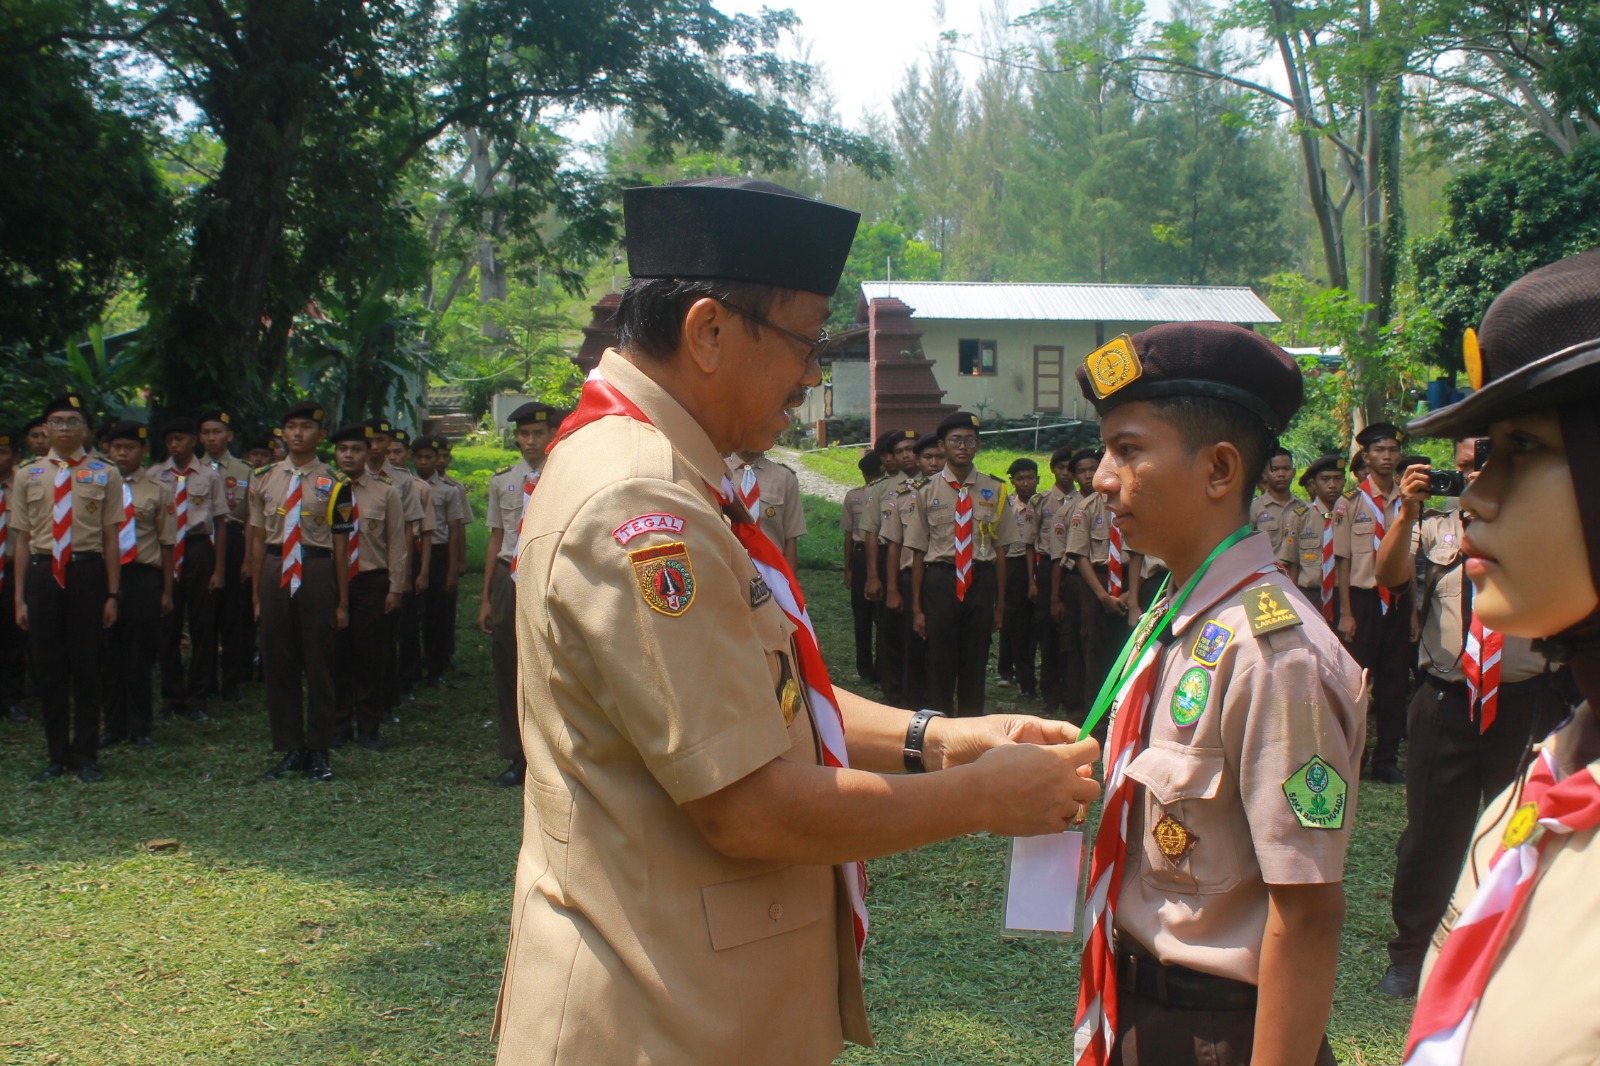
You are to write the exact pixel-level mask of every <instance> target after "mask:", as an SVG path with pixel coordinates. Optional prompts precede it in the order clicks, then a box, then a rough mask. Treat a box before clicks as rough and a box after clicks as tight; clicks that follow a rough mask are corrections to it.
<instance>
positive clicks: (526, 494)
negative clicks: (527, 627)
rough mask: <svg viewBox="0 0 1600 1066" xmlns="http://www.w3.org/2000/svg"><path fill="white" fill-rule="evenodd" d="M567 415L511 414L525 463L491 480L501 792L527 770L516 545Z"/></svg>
mask: <svg viewBox="0 0 1600 1066" xmlns="http://www.w3.org/2000/svg"><path fill="white" fill-rule="evenodd" d="M564 415H565V412H564V411H562V410H560V409H559V408H555V407H551V406H550V405H549V404H547V403H537V402H534V403H525V404H523V405H522V406H521V407H519V408H517V409H516V410H515V411H512V412H511V417H510V419H508V421H509V422H510V423H511V424H512V425H513V426H516V427H517V428H516V440H517V450H518V451H520V452H521V453H522V461H521V462H519V463H517V464H516V465H515V466H509V467H507V468H506V469H504V470H497V471H496V472H495V475H494V477H493V478H491V479H490V481H489V502H488V506H489V517H488V520H487V524H488V527H489V544H488V547H487V548H486V549H485V551H484V566H483V596H482V598H481V599H480V600H479V601H478V628H479V629H481V630H482V631H483V632H485V633H487V634H489V636H490V638H491V639H490V643H489V650H490V652H491V654H492V656H493V659H494V688H495V710H496V718H497V720H498V722H499V726H500V757H501V758H502V759H505V760H506V761H507V762H508V763H510V765H509V766H507V767H506V768H505V770H503V771H502V772H501V774H500V776H499V777H497V778H495V782H494V783H495V784H496V785H499V786H500V787H501V788H511V787H513V786H517V785H521V784H522V779H523V776H524V775H525V774H526V772H527V766H528V764H527V760H526V759H525V758H524V757H523V754H522V750H523V748H522V739H521V735H520V732H521V731H520V726H519V722H518V715H517V625H516V623H517V586H516V577H517V546H518V545H519V544H520V543H521V530H522V523H523V519H524V518H525V517H526V516H527V514H528V513H529V512H530V510H531V506H532V502H533V490H534V488H535V487H536V486H537V485H538V484H539V477H540V475H541V474H542V473H543V472H544V460H545V448H547V447H549V445H550V442H551V441H552V440H554V439H555V435H556V430H558V429H559V428H560V427H561V419H562V418H563V417H564Z"/></svg>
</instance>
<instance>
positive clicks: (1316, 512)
mask: <svg viewBox="0 0 1600 1066" xmlns="http://www.w3.org/2000/svg"><path fill="white" fill-rule="evenodd" d="M1300 487H1301V488H1303V489H1305V490H1306V495H1307V496H1308V497H1310V500H1311V502H1310V503H1309V504H1307V505H1306V509H1305V510H1304V511H1302V512H1299V513H1298V514H1297V515H1292V516H1291V517H1290V518H1289V523H1288V526H1287V528H1285V529H1284V531H1283V540H1282V541H1280V542H1279V544H1278V561H1279V562H1280V563H1282V564H1283V568H1284V569H1285V570H1287V571H1288V572H1289V580H1290V581H1293V582H1294V583H1295V584H1296V585H1297V586H1299V588H1300V591H1301V592H1303V593H1305V595H1306V599H1308V600H1310V601H1311V602H1312V603H1314V604H1316V605H1317V607H1318V609H1319V610H1321V612H1322V617H1323V620H1324V621H1326V622H1327V623H1328V624H1329V625H1333V624H1334V622H1335V619H1336V618H1337V613H1336V612H1337V609H1338V606H1339V595H1338V586H1337V582H1336V571H1335V565H1334V555H1333V524H1334V508H1336V507H1337V506H1338V505H1339V497H1340V495H1341V494H1343V492H1344V460H1343V459H1341V458H1340V457H1339V456H1337V455H1324V456H1323V457H1322V458H1320V459H1318V460H1317V461H1316V462H1314V463H1312V464H1311V465H1310V466H1308V467H1306V472H1305V473H1304V474H1301V475H1300Z"/></svg>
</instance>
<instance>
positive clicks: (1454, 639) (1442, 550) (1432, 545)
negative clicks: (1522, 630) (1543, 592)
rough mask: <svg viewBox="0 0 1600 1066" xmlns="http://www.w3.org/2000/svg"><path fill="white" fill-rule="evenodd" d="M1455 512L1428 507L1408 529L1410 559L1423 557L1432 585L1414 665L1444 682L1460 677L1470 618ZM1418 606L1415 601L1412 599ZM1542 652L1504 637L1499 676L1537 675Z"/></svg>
mask: <svg viewBox="0 0 1600 1066" xmlns="http://www.w3.org/2000/svg"><path fill="white" fill-rule="evenodd" d="M1465 532H1466V530H1465V527H1463V526H1462V524H1461V512H1460V511H1459V510H1457V509H1455V508H1453V507H1452V508H1451V509H1450V510H1448V511H1430V512H1428V513H1427V514H1425V515H1423V517H1422V521H1420V522H1418V523H1417V524H1416V525H1415V526H1413V527H1412V529H1411V558H1412V559H1415V558H1416V556H1417V553H1418V552H1421V553H1422V554H1423V556H1424V557H1425V558H1426V559H1427V560H1428V563H1429V566H1428V574H1429V576H1430V577H1431V579H1432V584H1433V588H1432V590H1431V593H1430V594H1429V595H1428V596H1427V597H1426V599H1427V605H1428V606H1427V613H1426V614H1424V615H1423V617H1422V640H1421V641H1420V643H1419V646H1418V648H1417V665H1419V666H1421V667H1422V669H1424V670H1426V671H1428V672H1429V673H1431V674H1433V675H1434V676H1435V677H1437V678H1440V679H1441V680H1444V681H1454V682H1464V681H1466V679H1467V675H1466V674H1464V673H1463V672H1462V670H1461V653H1462V650H1463V649H1464V648H1465V647H1466V643H1467V627H1468V625H1469V624H1470V623H1471V621H1472V619H1471V612H1470V608H1467V604H1466V601H1465V599H1464V595H1463V594H1464V593H1465V591H1466V588H1465V587H1466V585H1467V584H1469V582H1467V579H1466V575H1465V574H1464V573H1462V567H1461V563H1462V558H1461V537H1462V534H1463V533H1465ZM1418 609H1419V610H1420V609H1421V602H1420V601H1419V603H1418ZM1548 665H1549V664H1548V662H1547V661H1546V659H1545V657H1544V656H1543V655H1540V654H1539V653H1538V652H1536V651H1534V650H1533V641H1531V640H1529V639H1528V638H1526V637H1513V636H1509V635H1508V636H1506V637H1505V642H1504V644H1503V645H1502V646H1501V649H1500V681H1501V682H1502V683H1504V684H1510V683H1511V682H1515V681H1526V680H1528V679H1529V678H1531V677H1537V676H1539V675H1540V674H1542V673H1544V672H1545V670H1546V669H1548Z"/></svg>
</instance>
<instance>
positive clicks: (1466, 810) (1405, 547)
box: [1378, 438, 1567, 997]
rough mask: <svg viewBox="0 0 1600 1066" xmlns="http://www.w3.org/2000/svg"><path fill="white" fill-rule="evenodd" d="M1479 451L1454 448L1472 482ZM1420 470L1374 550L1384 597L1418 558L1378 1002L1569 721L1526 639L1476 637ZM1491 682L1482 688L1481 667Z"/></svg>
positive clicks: (1406, 987)
mask: <svg viewBox="0 0 1600 1066" xmlns="http://www.w3.org/2000/svg"><path fill="white" fill-rule="evenodd" d="M1473 457H1474V441H1473V440H1472V439H1471V438H1467V439H1464V440H1460V441H1457V442H1456V455H1455V458H1456V468H1457V469H1458V470H1459V471H1461V472H1462V473H1463V474H1465V475H1467V477H1468V478H1471V477H1474V476H1475V474H1474V473H1473V470H1474V463H1473ZM1429 472H1430V471H1429V469H1428V465H1427V463H1426V462H1424V463H1423V464H1421V465H1418V466H1413V467H1412V468H1410V469H1408V470H1407V471H1406V473H1405V474H1404V475H1403V476H1402V477H1401V482H1400V498H1401V501H1402V502H1401V507H1400V516H1399V518H1398V520H1397V521H1396V522H1395V523H1394V527H1393V528H1392V529H1388V530H1385V531H1384V535H1383V543H1382V544H1381V545H1379V546H1378V578H1379V580H1380V581H1382V582H1383V583H1384V584H1386V585H1389V586H1391V587H1395V586H1398V585H1400V584H1401V583H1402V582H1405V581H1407V580H1410V579H1411V578H1412V575H1413V574H1414V573H1415V572H1416V571H1415V561H1416V559H1417V557H1418V556H1419V555H1420V556H1421V557H1422V559H1423V560H1424V571H1423V573H1424V580H1423V584H1422V587H1421V589H1420V591H1419V592H1418V593H1417V597H1416V598H1417V601H1418V607H1417V614H1418V616H1419V625H1420V629H1421V641H1420V642H1419V657H1418V667H1419V673H1420V675H1421V682H1422V683H1421V685H1420V686H1419V687H1418V689H1417V693H1416V695H1415V696H1414V697H1413V698H1412V700H1411V706H1410V708H1409V709H1408V710H1407V712H1406V721H1407V724H1408V727H1409V735H1410V749H1409V755H1408V759H1407V761H1408V763H1409V764H1410V766H1411V772H1410V774H1409V775H1408V777H1409V780H1408V781H1407V782H1406V829H1405V832H1404V833H1402V834H1401V836H1400V844H1399V847H1398V848H1396V850H1395V854H1396V863H1395V871H1394V890H1393V891H1392V892H1391V893H1390V894H1389V899H1390V903H1391V908H1392V910H1393V913H1394V923H1395V927H1396V929H1397V930H1398V932H1397V934H1396V936H1395V937H1394V939H1393V940H1390V941H1389V969H1388V972H1387V973H1385V974H1384V976H1383V981H1382V983H1381V984H1379V986H1378V990H1379V991H1380V992H1384V993H1386V994H1388V995H1392V996H1401V997H1408V996H1414V995H1416V994H1417V982H1418V980H1419V979H1420V978H1421V976H1422V958H1423V955H1424V953H1426V951H1427V949H1428V940H1429V938H1430V937H1432V936H1433V931H1434V929H1435V928H1437V927H1438V925H1439V919H1440V918H1442V917H1443V916H1444V909H1445V905H1446V904H1448V903H1449V902H1450V892H1451V889H1452V888H1454V887H1455V882H1456V873H1457V871H1459V870H1460V869H1461V862H1462V860H1463V859H1464V858H1466V855H1467V848H1468V845H1469V844H1470V842H1471V837H1472V826H1473V823H1474V822H1475V821H1476V820H1477V816H1478V811H1479V809H1480V807H1481V805H1482V804H1484V803H1485V802H1487V801H1488V800H1491V799H1493V798H1494V797H1495V796H1497V795H1499V794H1500V793H1501V792H1502V791H1504V789H1505V788H1506V786H1508V785H1510V784H1511V782H1512V781H1513V780H1515V779H1516V776H1517V771H1518V769H1519V765H1518V760H1519V759H1520V757H1521V755H1522V753H1523V752H1525V751H1526V750H1527V749H1528V748H1529V747H1530V746H1531V745H1532V744H1534V743H1535V742H1537V741H1539V740H1542V739H1544V738H1545V737H1546V736H1548V735H1549V733H1550V731H1551V730H1552V729H1554V728H1555V727H1556V725H1557V724H1558V723H1559V722H1560V721H1561V719H1562V718H1564V717H1565V716H1566V713H1567V705H1566V702H1565V701H1564V700H1563V699H1562V698H1561V695H1560V693H1559V692H1558V691H1557V689H1556V686H1555V676H1554V675H1552V674H1551V673H1550V664H1549V662H1548V661H1547V660H1546V659H1545V657H1544V656H1543V655H1542V654H1540V653H1539V652H1537V651H1535V650H1534V648H1533V644H1532V642H1531V641H1529V640H1528V639H1527V638H1525V637H1507V636H1503V635H1499V634H1494V633H1492V632H1491V633H1484V632H1483V631H1482V628H1481V625H1480V626H1479V627H1478V631H1477V632H1474V628H1473V619H1472V582H1470V581H1468V580H1467V579H1466V578H1465V576H1464V575H1463V573H1462V569H1463V566H1464V564H1465V563H1466V557H1465V556H1464V555H1463V554H1462V550H1461V542H1462V540H1463V539H1464V537H1465V535H1466V526H1465V524H1464V522H1463V517H1464V516H1463V515H1462V512H1461V509H1460V507H1459V506H1457V505H1456V504H1457V501H1455V500H1449V501H1446V502H1447V504H1448V506H1447V507H1446V508H1445V509H1444V510H1439V511H1435V510H1426V511H1425V510H1423V507H1424V505H1425V504H1426V503H1427V500H1428V496H1429V492H1428V475H1429ZM1480 661H1481V663H1489V664H1492V666H1491V669H1494V670H1497V671H1498V682H1497V684H1495V685H1492V686H1490V687H1488V688H1485V687H1483V686H1482V685H1481V684H1478V683H1477V682H1478V680H1479V679H1480V678H1481V675H1482V670H1481V668H1480V667H1481V663H1480Z"/></svg>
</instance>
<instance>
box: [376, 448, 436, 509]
mask: <svg viewBox="0 0 1600 1066" xmlns="http://www.w3.org/2000/svg"><path fill="white" fill-rule="evenodd" d="M378 473H380V474H382V475H383V476H384V477H387V478H388V479H389V484H391V485H393V486H394V487H395V491H397V492H398V493H400V503H401V505H402V506H403V507H404V509H405V515H406V521H407V522H421V521H422V520H423V517H424V516H425V515H426V514H427V510H428V509H427V508H426V507H424V506H423V505H422V493H421V492H420V491H418V489H419V486H420V484H421V482H420V481H418V480H417V477H416V476H415V475H414V474H412V473H411V471H409V470H402V469H401V468H400V467H398V466H395V465H394V464H393V463H391V462H389V460H387V459H385V460H384V461H383V466H381V467H379V468H378Z"/></svg>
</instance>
